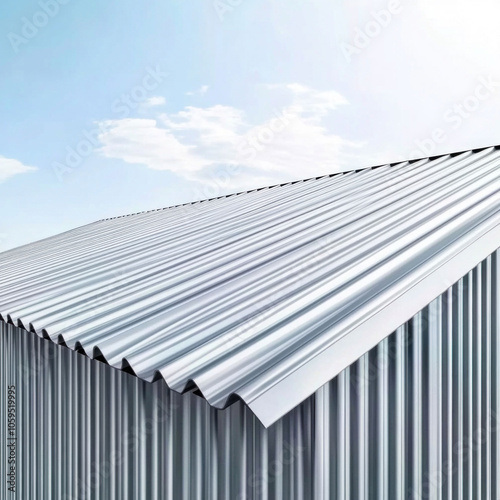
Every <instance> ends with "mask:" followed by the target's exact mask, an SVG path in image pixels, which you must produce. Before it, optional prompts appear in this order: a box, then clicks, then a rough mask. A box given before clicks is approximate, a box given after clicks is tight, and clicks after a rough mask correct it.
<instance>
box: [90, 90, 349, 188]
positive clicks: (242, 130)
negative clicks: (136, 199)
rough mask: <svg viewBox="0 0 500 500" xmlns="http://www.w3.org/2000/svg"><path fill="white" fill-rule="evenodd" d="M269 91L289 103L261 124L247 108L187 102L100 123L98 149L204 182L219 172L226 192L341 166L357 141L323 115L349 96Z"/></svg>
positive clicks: (310, 92) (320, 172) (315, 91)
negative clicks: (176, 108)
mask: <svg viewBox="0 0 500 500" xmlns="http://www.w3.org/2000/svg"><path fill="white" fill-rule="evenodd" d="M269 88H270V89H273V90H279V91H281V92H282V93H284V94H285V96H287V97H288V100H289V103H288V105H287V106H285V107H284V108H282V109H281V111H279V112H276V113H275V114H272V115H271V116H270V117H269V118H268V119H267V120H266V121H264V122H263V123H258V124H252V123H249V121H248V117H247V115H246V114H245V112H243V111H242V110H240V109H237V108H234V107H230V106H222V105H217V106H212V107H207V108H200V107H194V106H188V107H186V108H184V109H183V110H182V111H180V112H178V113H171V114H166V113H163V114H161V115H159V116H157V118H156V119H139V118H129V119H123V120H109V121H106V122H103V123H102V124H101V125H102V127H103V133H102V134H101V135H100V137H99V139H100V141H101V143H102V148H101V149H100V151H101V153H102V154H103V155H104V156H106V157H109V158H118V159H121V160H123V161H125V162H127V163H136V164H142V165H145V166H147V167H149V168H152V169H155V170H170V171H172V172H175V173H176V174H178V175H180V176H182V177H184V178H186V179H189V180H195V181H200V182H203V183H210V182H212V183H213V182H216V179H217V178H218V177H220V176H221V175H222V176H224V177H225V178H229V179H228V180H227V182H226V184H225V186H224V188H227V189H246V188H252V187H258V186H261V185H265V184H272V183H276V182H283V181H288V180H293V179H300V178H306V177H311V176H315V175H323V174H328V173H333V172H336V171H339V170H341V168H342V166H343V161H344V160H345V159H346V158H348V156H349V154H352V152H353V151H355V149H356V148H357V146H358V144H354V143H352V142H350V141H347V140H345V139H343V138H342V137H340V136H338V135H336V134H334V133H332V132H331V131H329V130H328V128H327V127H326V126H325V124H324V123H323V120H324V119H325V118H326V117H328V116H329V115H330V114H331V113H332V112H333V111H334V110H335V109H337V108H338V107H339V106H343V105H346V104H347V100H346V99H345V98H344V97H343V96H341V95H340V94H338V93H337V92H334V91H317V90H313V89H310V88H308V87H305V86H302V85H298V84H289V85H273V86H269ZM227 172H230V175H227Z"/></svg>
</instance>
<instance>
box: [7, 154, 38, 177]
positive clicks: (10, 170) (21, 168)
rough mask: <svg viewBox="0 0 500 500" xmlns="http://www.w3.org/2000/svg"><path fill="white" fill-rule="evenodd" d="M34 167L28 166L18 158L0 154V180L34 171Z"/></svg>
mask: <svg viewBox="0 0 500 500" xmlns="http://www.w3.org/2000/svg"><path fill="white" fill-rule="evenodd" d="M35 170H36V167H29V166H27V165H24V164H23V163H21V162H20V161H18V160H14V159H10V158H4V157H3V156H0V182H3V181H6V180H7V179H9V178H10V177H14V175H18V174H24V173H27V172H34V171H35Z"/></svg>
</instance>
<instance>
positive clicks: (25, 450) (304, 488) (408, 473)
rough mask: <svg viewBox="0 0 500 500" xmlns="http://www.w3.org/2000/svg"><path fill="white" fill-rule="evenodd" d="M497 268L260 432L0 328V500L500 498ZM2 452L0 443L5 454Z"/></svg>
mask: <svg viewBox="0 0 500 500" xmlns="http://www.w3.org/2000/svg"><path fill="white" fill-rule="evenodd" d="M498 260H499V252H496V253H495V254H493V255H492V256H491V257H489V258H488V259H487V260H485V261H484V262H482V263H481V264H480V265H478V266H477V267H476V268H475V269H474V270H472V271H471V272H470V273H468V274H467V276H465V277H464V278H463V279H461V280H460V281H459V282H458V283H456V284H454V285H453V286H452V287H451V288H450V289H449V290H448V291H447V292H446V293H444V294H443V295H442V296H440V297H439V298H438V299H436V300H435V301H433V302H432V303H431V304H429V306H428V307H426V308H425V309H424V310H422V311H421V312H420V313H419V314H417V315H416V316H415V317H414V318H413V319H412V320H410V321H409V322H408V323H406V324H404V325H403V326H401V327H400V328H399V329H398V330H397V331H396V332H394V333H393V334H392V335H391V336H390V337H388V338H386V339H385V340H384V341H383V342H381V343H380V344H379V345H378V346H377V347H376V348H374V349H373V350H372V351H370V352H369V353H367V354H366V355H365V356H363V357H362V358H361V359H360V360H358V361H357V362H356V363H355V364H353V365H352V366H350V367H349V368H347V369H346V370H344V371H343V372H342V373H341V374H340V375H339V376H338V377H336V378H335V379H334V380H333V381H331V382H330V383H329V384H327V385H325V386H324V387H322V388H321V389H320V390H318V391H317V393H316V394H315V395H314V396H313V397H311V398H309V399H308V400H306V401H304V402H303V403H302V404H301V405H300V406H299V407H297V408H296V409H295V410H293V411H292V412H291V413H290V414H288V415H287V416H285V417H284V418H282V419H281V420H280V421H278V422H277V423H276V424H274V425H273V426H271V427H270V428H269V429H267V430H266V429H265V428H264V427H263V426H262V424H261V423H260V422H259V421H258V420H257V419H256V417H255V416H254V415H253V414H252V413H251V412H250V410H249V409H248V408H247V407H245V406H244V405H243V403H241V402H237V403H235V404H234V405H232V406H231V407H229V408H227V409H226V410H216V409H214V408H212V407H210V406H209V405H208V404H207V402H206V401H205V400H203V399H202V398H200V397H198V396H196V395H194V394H185V395H179V394H177V393H175V392H173V391H170V390H169V389H168V388H167V387H166V386H165V384H164V383H162V382H157V383H154V384H149V383H147V382H144V381H142V380H140V379H138V378H136V377H133V376H130V375H128V374H126V373H123V372H121V371H118V370H115V369H112V368H111V367H109V366H107V365H104V364H102V363H99V362H96V361H92V360H90V359H88V358H87V357H85V356H81V355H79V354H77V353H75V352H73V351H71V350H69V349H66V348H64V347H59V346H56V345H54V344H53V343H52V342H48V341H46V340H42V339H40V338H38V337H37V336H35V335H34V334H31V333H27V332H24V331H22V330H20V329H18V328H17V327H14V326H12V325H5V324H4V323H0V359H1V363H2V364H1V374H2V384H1V387H0V395H1V404H0V408H1V413H0V424H1V433H2V436H6V426H7V422H6V415H7V409H6V402H7V387H8V386H9V385H12V384H13V385H15V386H16V395H17V400H16V402H17V408H16V411H17V437H18V440H17V461H18V463H17V492H16V494H15V495H13V494H10V492H8V491H7V490H6V483H5V477H6V476H5V472H4V471H6V470H7V469H6V468H7V464H6V460H7V447H6V446H2V449H1V452H0V466H1V470H2V478H3V479H2V481H3V484H2V485H1V487H2V493H1V495H0V496H1V498H7V499H8V498H20V499H27V498H30V499H31V498H33V499H34V498H36V499H37V500H53V499H92V500H94V499H95V500H104V499H106V500H109V499H124V500H125V499H140V500H142V499H148V500H149V499H151V500H164V499H169V500H170V499H171V500H240V499H252V500H257V499H258V500H299V499H300V500H310V499H315V500H326V499H331V500H344V499H353V500H354V499H356V500H372V499H374V498H379V499H391V500H403V499H432V500H451V499H458V500H467V499H468V500H478V499H490V498H498V496H499V494H500V491H499V487H498V484H497V482H498V479H499V478H500V476H499V473H500V456H499V454H500V433H499V432H498V420H497V416H498V411H499V404H500V383H499V382H500V380H499V379H500V369H499V366H498V359H499V356H500V342H499V333H500V332H499V325H500V317H499V310H500V307H499V285H500V273H499V268H498V265H499V262H498ZM2 441H3V439H2Z"/></svg>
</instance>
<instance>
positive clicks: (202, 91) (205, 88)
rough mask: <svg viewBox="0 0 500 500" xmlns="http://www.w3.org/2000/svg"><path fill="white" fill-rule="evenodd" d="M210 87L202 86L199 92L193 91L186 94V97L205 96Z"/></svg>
mask: <svg viewBox="0 0 500 500" xmlns="http://www.w3.org/2000/svg"><path fill="white" fill-rule="evenodd" d="M208 88H209V87H208V85H202V86H201V87H200V88H199V89H197V90H192V91H190V92H186V95H205V94H206V93H207V92H208Z"/></svg>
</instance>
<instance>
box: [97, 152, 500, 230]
mask: <svg viewBox="0 0 500 500" xmlns="http://www.w3.org/2000/svg"><path fill="white" fill-rule="evenodd" d="M487 149H500V144H495V145H492V146H482V147H478V148H472V149H465V150H463V151H453V152H449V153H442V154H438V155H433V156H422V157H420V158H412V159H406V160H398V161H391V162H386V163H382V164H379V165H375V166H367V167H361V168H351V169H349V170H342V171H340V172H334V173H331V174H325V175H318V176H314V177H308V178H307V179H297V180H294V181H288V182H282V183H279V184H273V185H271V186H262V187H259V188H254V189H248V190H246V191H238V192H236V193H230V194H225V195H222V196H216V197H214V198H206V199H204V200H196V201H188V202H186V203H179V204H177V205H170V206H167V207H162V208H153V209H151V210H142V211H141V212H133V213H130V214H124V215H116V216H114V217H105V218H103V219H98V220H96V221H95V222H94V223H93V224H95V223H98V222H104V221H108V220H114V219H121V218H125V217H132V216H134V215H141V214H148V213H152V212H161V211H163V210H169V209H171V208H179V207H187V206H190V205H197V204H200V203H206V202H208V201H214V200H222V199H224V198H231V197H232V196H239V195H242V194H248V193H253V192H255V191H262V190H264V189H273V188H277V187H282V186H287V185H289V184H297V183H299V182H308V181H312V180H317V179H324V178H326V177H335V176H337V175H344V174H349V173H351V172H362V171H364V170H374V169H376V168H380V167H386V166H389V167H393V166H394V165H400V164H401V163H405V162H408V163H415V162H417V161H422V160H436V159H438V158H443V157H445V156H452V157H453V156H458V155H461V154H464V153H479V152H481V151H485V150H487Z"/></svg>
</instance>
